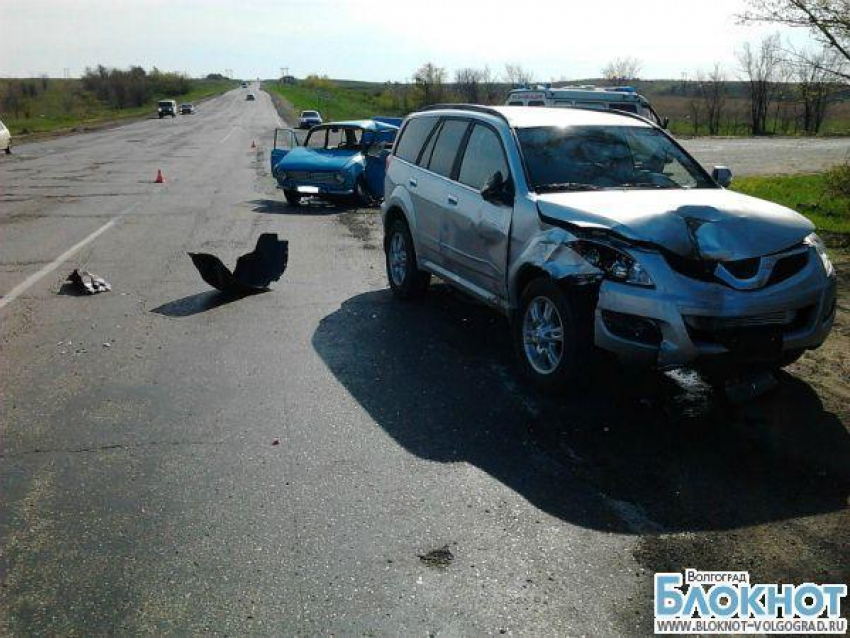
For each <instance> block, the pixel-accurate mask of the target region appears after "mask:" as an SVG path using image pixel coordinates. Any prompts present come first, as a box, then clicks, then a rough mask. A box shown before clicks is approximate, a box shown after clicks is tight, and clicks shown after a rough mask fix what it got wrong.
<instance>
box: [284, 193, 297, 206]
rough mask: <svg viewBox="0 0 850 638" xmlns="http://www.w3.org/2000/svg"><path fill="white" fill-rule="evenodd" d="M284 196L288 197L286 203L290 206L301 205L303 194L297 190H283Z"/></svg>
mask: <svg viewBox="0 0 850 638" xmlns="http://www.w3.org/2000/svg"><path fill="white" fill-rule="evenodd" d="M283 196H284V197H285V198H286V203H287V204H289V205H290V206H293V207H296V206H300V205H301V195H299V194H298V193H296V192H295V191H290V190H285V191H283Z"/></svg>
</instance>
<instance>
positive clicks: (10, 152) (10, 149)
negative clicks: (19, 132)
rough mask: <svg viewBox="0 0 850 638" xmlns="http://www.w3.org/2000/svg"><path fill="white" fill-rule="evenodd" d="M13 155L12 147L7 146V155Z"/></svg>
mask: <svg viewBox="0 0 850 638" xmlns="http://www.w3.org/2000/svg"><path fill="white" fill-rule="evenodd" d="M11 154H12V147H11V146H7V147H6V155H11Z"/></svg>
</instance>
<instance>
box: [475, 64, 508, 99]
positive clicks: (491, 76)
mask: <svg viewBox="0 0 850 638" xmlns="http://www.w3.org/2000/svg"><path fill="white" fill-rule="evenodd" d="M503 99H504V96H503V94H502V87H500V86H499V79H498V78H497V77H496V74H495V73H493V72H492V71H491V70H490V67H488V66H485V67H484V68H483V69H481V100H482V101H483V102H484V104H498V103H499V102H501V101H502V100H503Z"/></svg>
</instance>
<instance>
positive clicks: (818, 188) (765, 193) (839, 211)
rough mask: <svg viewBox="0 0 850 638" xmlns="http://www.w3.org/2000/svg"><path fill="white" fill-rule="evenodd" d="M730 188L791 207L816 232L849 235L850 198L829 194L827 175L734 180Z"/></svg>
mask: <svg viewBox="0 0 850 638" xmlns="http://www.w3.org/2000/svg"><path fill="white" fill-rule="evenodd" d="M732 189H733V190H736V191H738V192H740V193H745V194H747V195H752V196H754V197H760V198H762V199H767V200H769V201H771V202H776V203H777V204H782V205H783V206H787V207H788V208H793V209H794V210H796V211H797V212H799V213H802V214H803V215H805V216H806V217H808V218H809V219H810V220H811V221H812V223H813V224H814V225H815V226H816V227H817V229H818V231H822V232H826V233H835V234H840V235H850V198H848V197H845V196H840V195H835V194H833V193H832V192H830V190H829V189H828V188H827V176H826V173H817V174H813V175H767V176H758V177H736V178H735V181H734V182H733V184H732Z"/></svg>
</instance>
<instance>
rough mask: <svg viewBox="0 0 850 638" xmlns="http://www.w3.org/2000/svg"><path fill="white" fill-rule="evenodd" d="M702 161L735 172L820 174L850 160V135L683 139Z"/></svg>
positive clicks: (703, 163) (704, 164) (744, 173)
mask: <svg viewBox="0 0 850 638" xmlns="http://www.w3.org/2000/svg"><path fill="white" fill-rule="evenodd" d="M681 142H682V145H683V146H684V147H685V148H686V149H688V151H690V152H691V153H692V154H693V155H694V157H696V158H697V159H698V160H699V161H700V163H701V164H702V165H703V166H705V167H706V168H708V169H709V170H711V168H712V167H713V166H718V165H720V166H728V167H730V168H731V169H732V172H733V173H734V174H735V175H742V176H743V175H782V174H788V173H816V172H819V171H823V170H826V169H827V168H829V167H830V166H834V165H835V164H840V163H841V162H847V161H850V138H848V137H831V138H830V137H828V138H806V137H775V138H770V137H765V138H723V137H702V138H694V139H683V140H681Z"/></svg>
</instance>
